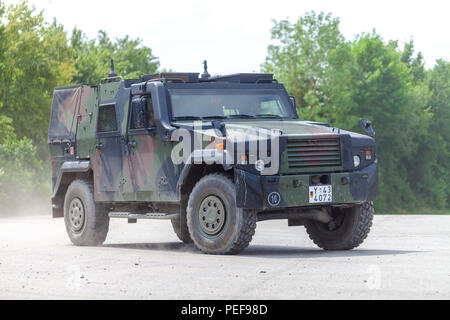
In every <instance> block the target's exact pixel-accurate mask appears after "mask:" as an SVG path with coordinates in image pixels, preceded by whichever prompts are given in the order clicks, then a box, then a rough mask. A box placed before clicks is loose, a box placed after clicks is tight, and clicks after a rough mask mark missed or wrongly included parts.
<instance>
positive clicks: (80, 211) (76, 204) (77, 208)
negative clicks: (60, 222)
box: [69, 198, 85, 232]
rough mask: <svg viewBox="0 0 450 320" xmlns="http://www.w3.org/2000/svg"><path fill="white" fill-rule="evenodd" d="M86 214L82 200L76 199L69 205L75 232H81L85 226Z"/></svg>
mask: <svg viewBox="0 0 450 320" xmlns="http://www.w3.org/2000/svg"><path fill="white" fill-rule="evenodd" d="M84 220H85V214H84V207H83V203H82V202H81V200H80V199H78V198H74V199H73V200H72V201H71V202H70V205H69V222H70V227H71V229H72V230H73V231H74V232H79V231H80V230H81V229H82V228H83V226H84Z"/></svg>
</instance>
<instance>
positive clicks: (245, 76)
mask: <svg viewBox="0 0 450 320" xmlns="http://www.w3.org/2000/svg"><path fill="white" fill-rule="evenodd" d="M274 80H275V79H273V74H272V73H236V74H230V75H225V76H216V77H213V78H211V79H209V80H207V81H210V82H212V81H214V82H233V83H273V81H274ZM200 81H202V80H200ZM275 81H276V80H275Z"/></svg>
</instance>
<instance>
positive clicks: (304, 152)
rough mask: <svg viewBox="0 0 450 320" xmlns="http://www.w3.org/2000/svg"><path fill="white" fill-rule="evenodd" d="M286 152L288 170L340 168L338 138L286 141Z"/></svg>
mask: <svg viewBox="0 0 450 320" xmlns="http://www.w3.org/2000/svg"><path fill="white" fill-rule="evenodd" d="M287 152H288V165H289V169H290V170H299V169H306V168H313V167H318V168H320V167H338V166H341V144H340V141H339V137H333V138H321V139H320V138H319V139H292V140H288V143H287Z"/></svg>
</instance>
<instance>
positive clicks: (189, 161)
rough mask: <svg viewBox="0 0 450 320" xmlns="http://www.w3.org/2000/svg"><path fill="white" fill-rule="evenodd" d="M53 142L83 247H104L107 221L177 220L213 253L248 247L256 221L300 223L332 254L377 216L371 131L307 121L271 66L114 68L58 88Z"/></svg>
mask: <svg viewBox="0 0 450 320" xmlns="http://www.w3.org/2000/svg"><path fill="white" fill-rule="evenodd" d="M363 124H364V128H365V130H366V131H367V132H368V133H369V135H372V136H373V132H372V131H371V130H372V129H371V125H370V122H368V121H363ZM48 143H49V148H50V154H51V161H52V169H53V174H52V182H53V194H52V204H53V217H64V220H65V225H66V230H67V233H68V235H69V237H70V240H71V241H72V242H73V243H74V244H75V245H81V246H95V245H100V244H102V243H103V242H104V241H105V239H106V236H107V233H108V228H109V220H110V219H111V218H125V219H128V222H136V221H137V220H138V219H170V220H171V221H172V225H173V229H174V231H175V233H176V234H177V235H178V237H179V238H180V239H181V240H182V241H184V242H186V243H188V242H193V243H194V244H195V246H196V247H197V248H198V249H200V250H201V251H203V252H205V253H210V254H236V253H239V252H241V251H242V250H244V249H245V248H246V247H247V246H248V245H249V243H250V241H251V239H252V236H253V235H254V233H255V228H256V223H257V221H262V220H268V219H286V220H287V221H288V226H305V227H306V230H307V232H308V234H309V236H310V238H311V239H312V240H313V241H314V242H315V243H316V244H317V245H318V246H319V247H321V248H323V249H327V250H348V249H352V248H354V247H357V246H358V245H360V244H361V243H362V242H363V240H364V239H365V238H366V237H367V235H368V233H369V230H370V227H371V224H372V217H373V213H374V209H373V203H372V201H373V200H374V199H375V198H376V196H377V192H378V178H377V158H376V153H375V141H374V138H373V137H371V136H368V135H362V134H358V133H353V132H349V131H345V130H342V129H337V128H334V127H330V126H329V125H328V124H326V123H318V122H312V121H307V120H304V119H299V117H298V115H297V112H296V106H295V99H293V98H292V97H290V96H289V95H288V93H287V92H286V90H285V88H284V86H283V85H282V84H280V83H278V81H277V80H276V79H274V78H273V75H272V74H262V73H251V74H248V73H241V74H233V75H227V76H215V77H211V76H209V74H208V73H207V71H206V65H205V72H204V73H203V74H202V75H201V76H199V73H160V74H152V75H144V76H141V78H140V79H123V78H122V77H120V76H117V75H116V74H115V73H114V72H113V70H112V72H111V73H110V74H109V76H108V77H107V78H105V79H102V80H101V81H100V82H99V83H98V84H81V85H76V86H68V87H60V88H56V89H55V90H54V94H53V103H52V112H51V119H50V128H49V134H48Z"/></svg>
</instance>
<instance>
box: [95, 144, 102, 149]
mask: <svg viewBox="0 0 450 320" xmlns="http://www.w3.org/2000/svg"><path fill="white" fill-rule="evenodd" d="M95 147H96V148H97V149H101V148H103V144H101V143H97V144H96V145H95Z"/></svg>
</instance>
